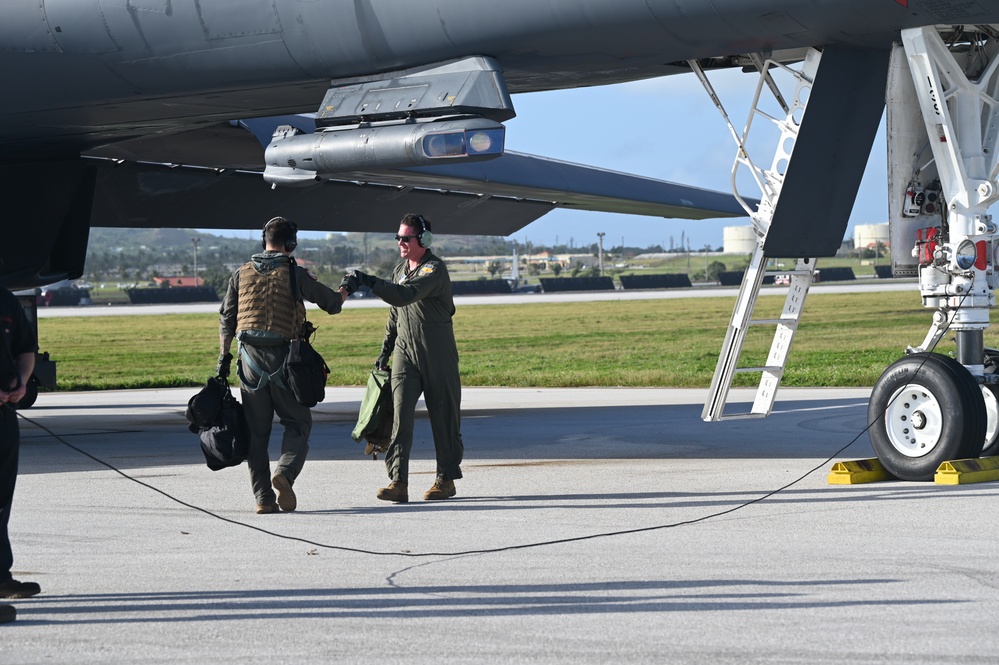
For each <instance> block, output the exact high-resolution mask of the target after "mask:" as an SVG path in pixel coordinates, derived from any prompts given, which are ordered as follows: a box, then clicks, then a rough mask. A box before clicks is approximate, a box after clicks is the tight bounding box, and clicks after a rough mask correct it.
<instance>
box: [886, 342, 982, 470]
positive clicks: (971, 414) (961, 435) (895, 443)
mask: <svg viewBox="0 0 999 665" xmlns="http://www.w3.org/2000/svg"><path fill="white" fill-rule="evenodd" d="M867 417H868V422H870V423H872V425H871V429H870V436H871V445H872V446H873V447H874V452H875V454H876V455H877V456H878V459H879V460H881V464H882V465H883V466H884V467H885V469H887V470H888V472H889V473H891V474H892V475H894V476H895V477H897V478H901V479H902V480H932V479H933V474H934V473H935V472H936V470H937V468H938V467H939V466H940V464H941V463H942V462H945V461H947V460H953V459H963V458H967V457H978V456H979V455H980V454H981V450H982V445H984V443H985V431H986V425H987V421H988V417H987V414H986V409H985V400H984V398H983V396H982V391H981V388H979V386H978V383H977V382H976V381H975V379H974V377H973V376H972V375H971V373H970V372H969V371H968V370H967V369H966V368H965V367H963V366H962V365H961V364H960V363H958V362H957V361H956V360H954V359H953V358H949V357H947V356H942V355H940V354H936V353H917V354H913V355H911V356H906V357H905V358H901V359H900V360H898V361H896V362H894V363H892V365H891V366H890V367H888V369H887V370H885V372H884V374H882V375H881V378H879V379H878V381H877V383H876V384H875V385H874V390H873V391H872V392H871V401H870V403H869V404H868V407H867Z"/></svg>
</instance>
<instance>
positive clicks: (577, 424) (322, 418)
mask: <svg viewBox="0 0 999 665" xmlns="http://www.w3.org/2000/svg"><path fill="white" fill-rule="evenodd" d="M193 392H194V391H193V390H192V389H171V390H137V391H128V392H101V393H56V394H46V395H42V396H41V397H40V399H39V400H38V404H37V405H36V407H35V408H32V409H30V410H28V411H26V412H25V414H24V415H26V416H27V417H29V418H31V419H32V420H34V421H36V422H37V424H38V425H40V426H44V427H45V428H48V429H49V430H51V432H52V433H51V434H50V433H49V432H46V431H44V430H42V429H41V428H40V427H39V426H36V425H35V424H31V423H27V422H23V423H22V436H23V445H22V460H21V476H20V479H19V481H18V483H19V484H18V489H17V495H16V497H15V504H14V511H13V516H12V519H11V525H10V526H11V536H12V540H13V542H14V548H15V562H14V569H15V570H14V574H15V577H17V578H18V579H24V580H34V581H38V582H39V583H40V584H41V585H42V588H43V593H42V594H41V595H40V596H37V597H35V598H31V599H25V600H15V601H9V602H11V603H12V604H14V605H16V607H17V610H18V613H19V614H18V620H17V622H16V623H12V624H7V625H3V626H0V633H2V635H0V662H2V663H4V664H8V663H9V664H11V665H13V664H26V663H74V664H75V663H122V664H125V663H127V664H130V665H131V664H135V663H206V662H212V663H247V662H272V663H316V662H350V663H389V662H416V663H442V662H443V663H449V662H455V663H560V662H566V663H569V662H571V663H605V662H612V661H613V662H624V663H712V664H718V663H907V664H908V663H994V662H995V659H996V654H999V636H997V629H996V626H997V625H999V582H997V581H996V579H997V577H996V568H997V566H999V539H997V538H996V514H997V512H999V484H995V483H992V484H980V485H967V486H936V485H933V484H927V483H910V482H897V481H896V482H887V483H879V484H872V485H856V486H841V485H835V486H831V485H829V484H827V480H826V475H827V473H828V471H829V468H830V467H831V465H832V461H833V460H838V461H842V460H847V459H858V458H864V457H869V456H870V455H871V450H870V444H869V440H868V438H867V435H866V434H862V432H863V429H864V426H865V416H866V400H867V395H868V391H866V390H863V389H783V390H782V391H781V393H780V395H779V396H778V402H777V405H776V407H775V413H774V414H773V415H772V416H771V417H770V418H769V419H766V420H741V421H728V422H723V423H713V424H707V423H703V422H701V420H700V418H699V416H700V410H701V403H702V401H703V398H704V391H703V390H672V389H505V388H468V389H466V390H465V391H464V401H463V421H462V429H463V434H464V440H465V445H466V461H465V464H464V465H463V466H464V472H465V478H464V479H463V480H461V481H459V482H458V496H457V497H455V498H454V499H451V500H448V501H444V502H424V501H421V500H420V494H422V491H423V490H424V489H426V487H428V486H429V485H430V484H431V482H432V479H433V474H432V470H433V461H432V442H431V439H430V432H429V424H428V422H427V420H426V418H425V414H424V413H422V412H421V414H420V415H419V416H418V420H417V433H416V434H417V435H416V444H415V453H416V455H417V458H416V460H415V461H414V463H413V469H412V470H413V472H414V475H413V485H412V487H411V499H412V501H411V502H410V503H409V504H405V505H393V504H385V503H382V502H379V501H377V500H376V499H375V498H374V491H375V489H376V488H377V487H379V486H380V485H382V484H384V482H385V475H384V467H383V465H382V461H381V460H379V461H377V462H376V461H372V460H371V459H370V458H365V457H362V456H361V448H362V446H361V444H358V443H355V442H353V441H352V440H351V438H350V431H351V429H352V428H353V423H354V419H355V417H356V412H357V408H358V406H359V402H360V399H361V389H360V388H333V389H330V390H329V391H328V393H327V398H326V401H325V402H324V403H322V404H320V405H319V406H318V407H317V409H316V410H315V413H316V427H315V430H314V435H313V447H312V451H311V456H310V461H309V462H308V463H307V464H306V467H305V471H304V473H303V475H302V476H301V477H300V479H299V482H298V483H297V484H296V491H297V493H298V497H299V510H297V511H296V512H294V513H284V514H277V515H256V514H254V513H253V510H252V509H253V498H252V496H251V493H250V489H249V481H248V477H247V472H246V468H245V465H244V466H241V467H238V468H235V469H226V470H223V471H219V472H212V471H209V470H208V468H207V467H206V466H205V464H204V460H203V457H202V456H201V453H200V450H199V448H198V445H197V440H196V438H195V436H194V435H192V434H190V433H189V432H188V431H187V430H186V428H185V426H186V421H185V419H184V416H183V411H184V407H185V404H186V402H187V399H188V397H190V395H191V394H193ZM735 394H736V396H737V398H746V399H748V393H744V392H741V391H736V393H735ZM421 409H422V405H421ZM53 435H58V436H59V437H61V438H62V439H63V440H64V441H65V443H63V442H61V441H59V440H57V439H56V438H55V437H54V436H53ZM858 435H859V438H858ZM855 438H858V440H857V442H856V443H854V444H853V445H852V446H850V447H849V448H847V449H846V450H842V449H843V447H844V446H846V445H847V444H849V443H850V441H852V440H854V439H855ZM66 444H70V445H72V446H75V447H77V448H79V449H80V451H84V452H86V453H87V454H89V455H92V456H94V457H96V458H98V459H100V460H102V461H103V462H106V463H107V464H110V465H113V466H114V467H116V468H117V469H120V471H121V474H125V475H121V474H119V473H118V472H116V471H114V470H111V469H109V468H108V467H106V466H103V465H102V464H100V463H98V462H97V461H95V460H93V459H91V458H90V457H87V456H85V455H84V454H82V453H81V452H79V451H77V450H74V449H72V448H70V447H68V446H67V445H66ZM277 448H278V444H277V442H276V441H275V442H273V443H272V455H273V453H274V452H276V449H277ZM126 476H127V477H126ZM140 483H142V484H140ZM781 488H783V489H781ZM777 490H779V491H777ZM775 491H776V493H774V492H775ZM612 533H616V534H617V535H608V534H612ZM483 550H485V551H483ZM472 551H475V552H478V553H469V552H472Z"/></svg>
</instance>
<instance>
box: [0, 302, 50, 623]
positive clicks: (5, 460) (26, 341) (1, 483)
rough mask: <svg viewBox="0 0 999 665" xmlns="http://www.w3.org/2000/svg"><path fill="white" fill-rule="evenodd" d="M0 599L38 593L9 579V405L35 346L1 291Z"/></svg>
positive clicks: (13, 452)
mask: <svg viewBox="0 0 999 665" xmlns="http://www.w3.org/2000/svg"><path fill="white" fill-rule="evenodd" d="M0 331H2V333H3V335H2V337H3V339H2V340H0V598H27V597H29V596H34V595H35V594H37V593H41V590H42V588H41V587H40V586H39V585H38V584H36V583H35V582H19V581H17V580H15V579H14V578H13V576H12V575H11V568H12V567H13V565H14V553H13V551H12V550H11V547H10V535H9V534H8V533H7V525H8V523H9V522H10V508H11V505H12V504H13V502H14V485H15V484H16V483H17V459H18V452H19V450H20V447H21V431H20V428H19V426H18V423H17V413H15V411H14V408H13V407H12V406H11V405H12V404H16V403H17V402H20V401H21V400H22V399H24V394H25V389H26V387H27V385H28V379H30V378H31V373H32V372H33V371H34V369H35V352H36V351H38V343H37V341H36V340H35V332H34V330H33V329H32V327H31V323H30V322H29V321H28V317H27V316H26V315H25V313H24V309H22V307H21V303H19V302H17V298H16V297H15V296H14V294H13V293H11V292H10V291H8V290H7V289H5V288H2V287H0ZM16 616H17V614H16V611H15V609H14V606H13V605H0V623H8V622H10V621H14V620H15V618H16Z"/></svg>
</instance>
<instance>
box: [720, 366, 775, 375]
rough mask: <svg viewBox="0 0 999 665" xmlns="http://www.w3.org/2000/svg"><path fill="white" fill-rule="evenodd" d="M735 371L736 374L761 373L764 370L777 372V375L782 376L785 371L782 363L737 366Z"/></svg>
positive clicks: (772, 372)
mask: <svg viewBox="0 0 999 665" xmlns="http://www.w3.org/2000/svg"><path fill="white" fill-rule="evenodd" d="M733 371H734V372H735V373H736V374H748V373H751V372H755V373H757V374H760V373H762V372H770V373H771V374H776V375H777V376H780V375H781V374H783V373H784V368H783V367H781V366H780V365H766V366H763V367H736V368H735V370H733Z"/></svg>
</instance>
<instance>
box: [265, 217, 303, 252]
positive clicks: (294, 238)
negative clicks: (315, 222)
mask: <svg viewBox="0 0 999 665" xmlns="http://www.w3.org/2000/svg"><path fill="white" fill-rule="evenodd" d="M282 222H283V223H284V224H286V225H287V228H288V231H289V232H290V235H289V236H288V237H287V238H285V240H284V251H286V252H294V251H295V248H296V247H298V225H296V224H295V222H293V221H291V220H290V219H285V218H284V217H274V218H272V219H271V220H270V221H268V222H267V223H266V224H264V230H263V232H261V234H260V246H261V247H263V248H264V249H267V227H269V226H270V225H271V224H281V223H282Z"/></svg>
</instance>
